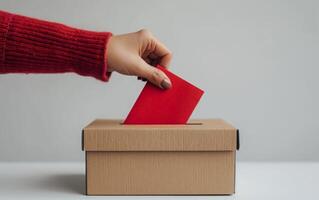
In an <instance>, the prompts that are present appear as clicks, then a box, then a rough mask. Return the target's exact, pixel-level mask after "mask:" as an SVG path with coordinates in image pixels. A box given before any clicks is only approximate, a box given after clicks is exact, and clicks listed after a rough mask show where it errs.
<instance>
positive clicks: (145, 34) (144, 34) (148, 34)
mask: <svg viewBox="0 0 319 200" xmlns="http://www.w3.org/2000/svg"><path fill="white" fill-rule="evenodd" d="M138 34H139V36H140V37H146V38H147V37H151V35H152V33H151V31H149V30H148V29H145V28H143V29H141V30H139V31H138Z"/></svg>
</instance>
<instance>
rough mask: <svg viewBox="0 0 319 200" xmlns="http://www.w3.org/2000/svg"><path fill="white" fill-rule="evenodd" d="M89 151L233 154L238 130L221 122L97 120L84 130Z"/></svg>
mask: <svg viewBox="0 0 319 200" xmlns="http://www.w3.org/2000/svg"><path fill="white" fill-rule="evenodd" d="M84 131H85V132H86V134H84V144H83V145H84V149H85V150H86V151H233V150H235V149H236V146H237V145H236V139H237V138H236V131H237V130H236V128H234V127H233V126H231V125H230V124H228V123H227V122H225V121H224V120H221V119H214V120H209V119H206V120H205V119H203V120H192V121H191V123H190V124H186V125H134V126H132V125H123V124H121V121H120V120H95V121H94V122H92V123H91V124H90V125H88V126H87V127H85V128H84Z"/></svg>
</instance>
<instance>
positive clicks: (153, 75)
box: [137, 59, 172, 89]
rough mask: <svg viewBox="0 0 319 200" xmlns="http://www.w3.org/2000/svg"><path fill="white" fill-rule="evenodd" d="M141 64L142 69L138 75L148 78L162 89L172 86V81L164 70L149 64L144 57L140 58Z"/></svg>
mask: <svg viewBox="0 0 319 200" xmlns="http://www.w3.org/2000/svg"><path fill="white" fill-rule="evenodd" d="M139 66H140V70H139V71H138V74H137V76H141V77H143V78H146V79H147V80H148V81H150V82H151V83H153V84H154V85H156V86H158V87H160V88H162V89H169V88H171V86H172V83H171V81H170V80H169V78H168V77H167V76H166V74H165V73H164V72H162V71H161V70H159V69H157V68H155V67H153V66H151V65H149V64H147V63H146V62H145V61H144V60H143V59H140V64H139Z"/></svg>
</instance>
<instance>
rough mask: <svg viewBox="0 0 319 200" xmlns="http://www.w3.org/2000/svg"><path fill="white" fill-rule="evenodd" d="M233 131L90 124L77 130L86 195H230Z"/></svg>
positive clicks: (219, 123)
mask: <svg viewBox="0 0 319 200" xmlns="http://www.w3.org/2000/svg"><path fill="white" fill-rule="evenodd" d="M236 146H237V129H236V128H234V127H233V126H232V125H230V124H228V123H227V122H225V121H224V120H221V119H207V120H193V121H191V122H190V123H189V124H185V125H124V124H122V123H121V121H120V120H102V119H100V120H95V121H93V122H92V123H91V124H89V125H88V126H86V127H85V128H84V129H83V149H84V150H85V151H86V181H87V187H86V188H87V194H88V195H195V194H198V195H200V194H206V195H210V194H232V193H234V192H235V162H236Z"/></svg>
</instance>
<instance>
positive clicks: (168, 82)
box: [161, 79, 172, 89]
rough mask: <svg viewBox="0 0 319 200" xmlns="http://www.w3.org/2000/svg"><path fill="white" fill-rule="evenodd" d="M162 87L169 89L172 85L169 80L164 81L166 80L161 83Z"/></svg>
mask: <svg viewBox="0 0 319 200" xmlns="http://www.w3.org/2000/svg"><path fill="white" fill-rule="evenodd" d="M161 87H162V88H163V89H169V88H171V87H172V84H171V83H170V81H169V80H167V79H164V80H163V81H162V82H161Z"/></svg>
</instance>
